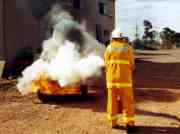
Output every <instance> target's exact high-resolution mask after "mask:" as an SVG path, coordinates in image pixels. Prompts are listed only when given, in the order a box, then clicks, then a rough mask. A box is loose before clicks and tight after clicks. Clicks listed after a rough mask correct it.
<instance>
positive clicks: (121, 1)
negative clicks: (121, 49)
mask: <svg viewBox="0 0 180 134" xmlns="http://www.w3.org/2000/svg"><path fill="white" fill-rule="evenodd" d="M115 10H116V22H115V23H116V24H115V25H116V28H119V29H121V31H122V32H123V33H125V34H126V35H128V36H129V37H130V38H131V39H132V38H134V35H135V31H136V25H137V27H138V31H139V34H140V33H142V32H143V20H149V21H151V23H152V25H153V26H154V29H155V30H157V31H160V30H161V29H162V28H163V27H167V26H168V27H170V28H171V29H173V30H175V31H177V32H180V0H117V1H116V9H115Z"/></svg>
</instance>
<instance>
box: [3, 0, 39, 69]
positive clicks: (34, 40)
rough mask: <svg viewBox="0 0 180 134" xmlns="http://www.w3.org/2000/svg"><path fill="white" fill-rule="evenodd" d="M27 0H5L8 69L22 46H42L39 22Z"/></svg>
mask: <svg viewBox="0 0 180 134" xmlns="http://www.w3.org/2000/svg"><path fill="white" fill-rule="evenodd" d="M26 2H27V0H5V4H4V15H5V17H4V18H5V20H3V21H4V29H5V31H4V33H3V36H4V37H5V38H4V43H5V44H4V45H5V49H4V53H5V56H6V63H7V66H6V71H7V70H9V68H10V66H11V65H12V63H13V61H14V58H15V57H16V55H17V54H18V53H19V52H20V50H21V49H22V48H24V47H28V46H30V47H32V48H34V49H36V48H38V47H39V46H40V41H39V24H38V22H37V21H36V20H35V19H34V18H33V17H32V16H31V14H30V11H28V10H27V9H28V8H27V4H26ZM1 12H2V11H1ZM1 40H2V39H1ZM1 42H2V41H1ZM1 46H2V45H1Z"/></svg>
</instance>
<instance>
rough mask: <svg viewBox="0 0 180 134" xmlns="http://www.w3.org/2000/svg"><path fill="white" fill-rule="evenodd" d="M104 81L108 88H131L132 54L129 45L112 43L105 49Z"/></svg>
mask: <svg viewBox="0 0 180 134" xmlns="http://www.w3.org/2000/svg"><path fill="white" fill-rule="evenodd" d="M104 59H105V65H106V81H107V87H108V88H120V87H132V70H133V69H134V54H133V49H132V47H131V46H130V45H128V44H124V43H122V42H117V41H113V42H112V43H111V44H110V45H108V47H107V48H106V51H105V54H104Z"/></svg>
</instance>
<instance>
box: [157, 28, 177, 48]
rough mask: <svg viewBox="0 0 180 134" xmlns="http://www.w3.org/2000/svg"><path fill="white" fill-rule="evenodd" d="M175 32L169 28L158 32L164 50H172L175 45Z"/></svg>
mask: <svg viewBox="0 0 180 134" xmlns="http://www.w3.org/2000/svg"><path fill="white" fill-rule="evenodd" d="M175 35H176V32H175V31H174V30H172V29H170V28H169V27H165V28H163V31H162V32H160V37H161V40H162V44H163V47H164V48H168V49H170V48H172V46H173V45H175V44H176V38H175V37H176V36H175Z"/></svg>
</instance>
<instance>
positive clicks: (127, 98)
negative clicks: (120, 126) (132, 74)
mask: <svg viewBox="0 0 180 134" xmlns="http://www.w3.org/2000/svg"><path fill="white" fill-rule="evenodd" d="M107 112H108V120H109V122H110V125H111V127H113V126H116V125H117V121H118V119H123V121H124V122H125V124H128V125H134V123H135V119H134V115H135V109H134V95H133V89H132V88H121V89H116V88H112V89H108V103H107Z"/></svg>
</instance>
